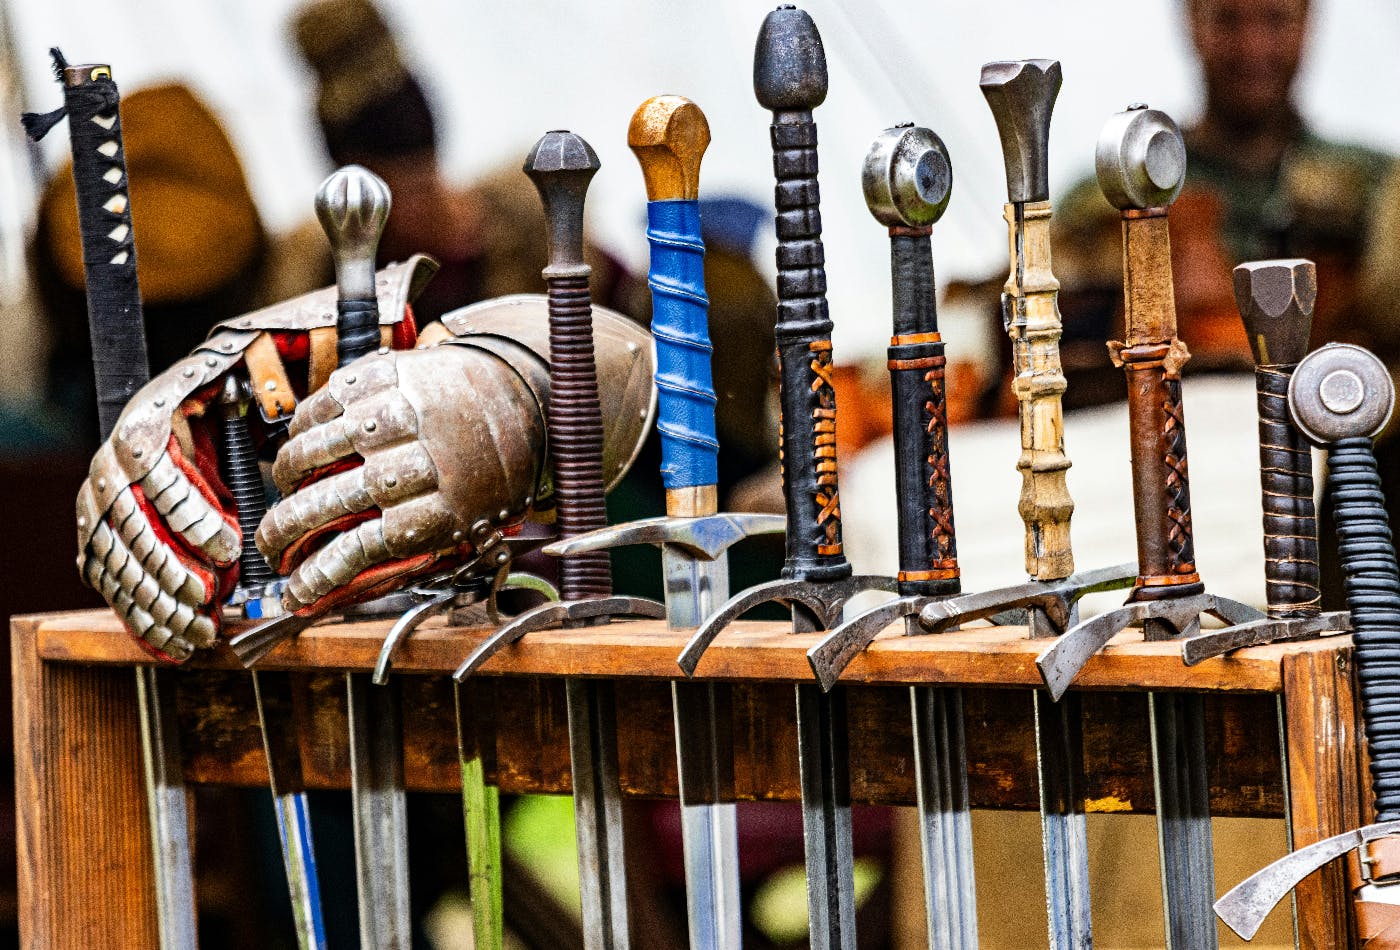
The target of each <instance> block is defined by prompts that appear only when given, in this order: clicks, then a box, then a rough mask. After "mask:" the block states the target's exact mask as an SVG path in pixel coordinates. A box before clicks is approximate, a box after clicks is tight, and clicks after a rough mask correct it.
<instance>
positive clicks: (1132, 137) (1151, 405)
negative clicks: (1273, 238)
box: [1094, 104, 1204, 600]
mask: <svg viewBox="0 0 1400 950" xmlns="http://www.w3.org/2000/svg"><path fill="white" fill-rule="evenodd" d="M1094 158H1095V166H1096V168H1097V171H1098V179H1099V187H1100V188H1101V189H1102V190H1103V193H1104V197H1106V198H1107V199H1108V200H1109V202H1110V203H1111V204H1113V205H1114V206H1115V207H1117V208H1118V209H1119V211H1121V212H1122V216H1123V297H1124V311H1125V313H1126V331H1127V332H1126V336H1125V339H1124V342H1122V343H1117V342H1113V343H1110V344H1109V352H1110V354H1111V355H1112V357H1113V362H1114V363H1115V364H1116V365H1118V366H1121V367H1122V368H1123V371H1124V373H1125V375H1126V376H1127V382H1128V426H1129V430H1130V433H1131V446H1132V465H1133V507H1134V509H1135V511H1136V514H1137V545H1138V581H1137V585H1136V586H1135V588H1134V590H1133V595H1132V597H1133V599H1134V600H1155V599H1159V598H1163V597H1189V596H1192V595H1195V594H1199V593H1201V592H1202V591H1203V590H1204V586H1203V585H1202V584H1201V578H1200V575H1199V574H1197V573H1196V552H1195V543H1194V541H1193V539H1192V531H1191V492H1190V485H1189V482H1188V478H1187V464H1186V429H1185V416H1184V414H1183V410H1182V404H1181V369H1182V367H1183V366H1184V365H1185V364H1186V361H1187V360H1188V359H1190V356H1191V354H1190V353H1189V352H1187V350H1186V345H1185V344H1184V343H1182V342H1181V339H1180V338H1179V337H1178V336H1177V331H1176V298H1175V295H1174V294H1173V290H1172V269H1171V238H1170V236H1169V234H1168V230H1167V208H1168V207H1169V206H1170V205H1171V203H1172V202H1173V201H1175V200H1176V196H1177V195H1178V194H1180V193H1181V186H1182V184H1183V183H1184V181H1185V178H1186V143H1185V140H1184V139H1183V138H1182V135H1181V130H1180V129H1179V128H1177V125H1176V123H1175V122H1173V121H1172V119H1171V117H1170V116H1168V115H1167V114H1166V113H1164V112H1159V111H1158V110H1156V109H1149V108H1147V107H1146V106H1144V105H1140V104H1138V105H1132V106H1129V107H1128V108H1127V109H1126V110H1125V111H1123V112H1120V113H1118V114H1116V115H1114V116H1113V117H1112V118H1110V119H1109V120H1108V122H1107V123H1106V124H1105V125H1104V128H1103V131H1102V132H1101V133H1100V135H1099V140H1098V145H1097V148H1096V150H1095V156H1094Z"/></svg>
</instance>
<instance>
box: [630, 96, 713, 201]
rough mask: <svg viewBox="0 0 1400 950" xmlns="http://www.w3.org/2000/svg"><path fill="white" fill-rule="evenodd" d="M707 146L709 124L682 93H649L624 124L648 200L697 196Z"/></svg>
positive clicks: (692, 197)
mask: <svg viewBox="0 0 1400 950" xmlns="http://www.w3.org/2000/svg"><path fill="white" fill-rule="evenodd" d="M709 145H710V123H709V122H708V121H706V119H705V113H704V112H702V111H701V110H700V107H699V106H697V105H696V104H695V103H693V102H691V101H690V100H689V99H687V98H685V97H684V96H652V97H651V98H650V99H648V100H647V101H646V102H643V103H642V104H641V105H640V106H638V107H637V111H636V112H634V113H633V114H632V122H631V123H630V124H629V125H628V126H627V146H628V147H629V148H630V149H632V152H633V153H634V154H635V155H636V156H637V161H638V162H640V163H641V166H642V178H643V179H645V180H646V185H647V200H648V201H694V200H695V199H696V198H698V197H699V196H700V160H701V159H703V158H704V157H705V149H707V148H709Z"/></svg>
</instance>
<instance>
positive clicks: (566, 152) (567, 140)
mask: <svg viewBox="0 0 1400 950" xmlns="http://www.w3.org/2000/svg"><path fill="white" fill-rule="evenodd" d="M601 167H602V163H601V162H599V161H598V155H597V153H596V152H594V151H593V146H591V145H589V144H588V143H587V142H585V141H584V139H583V136H581V135H575V134H574V133H573V132H564V131H554V132H546V133H545V134H544V135H543V136H541V137H540V140H539V141H538V142H536V143H535V147H534V148H532V149H530V154H529V155H527V156H525V166H524V171H525V174H526V175H529V176H530V180H531V181H532V182H534V183H535V188H537V189H538V190H539V193H540V200H541V201H543V202H544V215H545V219H546V221H547V222H548V226H549V266H550V268H557V267H565V266H577V265H582V264H583V200H584V198H585V197H586V196H587V194H588V183H589V182H590V181H592V180H593V176H594V175H595V174H597V173H598V169H599V168H601Z"/></svg>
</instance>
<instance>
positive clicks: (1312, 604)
mask: <svg viewBox="0 0 1400 950" xmlns="http://www.w3.org/2000/svg"><path fill="white" fill-rule="evenodd" d="M1292 375H1293V367H1292V366H1261V367H1258V368H1256V369H1255V371H1254V385H1255V390H1256V392H1257V394H1258V397H1259V477H1260V482H1261V487H1262V488H1263V499H1264V581H1265V585H1266V587H1267V599H1268V602H1269V615H1270V616H1272V617H1276V618H1287V617H1303V616H1309V615H1312V614H1316V613H1317V612H1318V611H1319V610H1320V609H1321V602H1322V593H1321V590H1320V588H1319V583H1320V574H1319V568H1318V560H1317V510H1316V508H1315V506H1314V504H1313V477H1312V453H1311V451H1310V450H1309V448H1308V443H1307V442H1306V441H1305V440H1304V439H1303V437H1302V435H1301V434H1299V432H1298V430H1297V429H1295V428H1294V426H1293V423H1292V421H1291V420H1290V419H1289V417H1288V381H1289V379H1290V378H1291V377H1292Z"/></svg>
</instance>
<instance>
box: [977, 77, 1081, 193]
mask: <svg viewBox="0 0 1400 950" xmlns="http://www.w3.org/2000/svg"><path fill="white" fill-rule="evenodd" d="M1063 78H1064V77H1063V75H1062V73H1061V71H1060V61H1059V60H1056V59H1023V60H1016V61H1012V62H996V63H987V64H986V65H985V66H983V67H982V78H981V80H980V82H979V83H978V84H979V85H980V86H981V87H982V95H984V96H985V97H986V98H987V105H988V106H990V107H991V109H992V115H993V117H995V119H996V123H997V133H998V134H999V135H1000V136H1001V150H1002V154H1003V156H1004V157H1005V160H1006V191H1007V196H1008V200H1009V201H1010V202H1011V203H1012V204H1021V203H1023V202H1031V201H1049V200H1050V116H1051V113H1052V112H1054V109H1055V97H1056V96H1058V95H1059V93H1060V83H1061V82H1062V81H1063Z"/></svg>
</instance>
